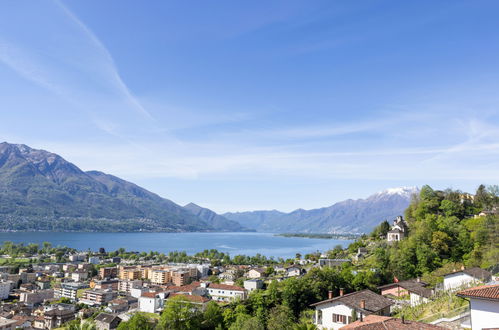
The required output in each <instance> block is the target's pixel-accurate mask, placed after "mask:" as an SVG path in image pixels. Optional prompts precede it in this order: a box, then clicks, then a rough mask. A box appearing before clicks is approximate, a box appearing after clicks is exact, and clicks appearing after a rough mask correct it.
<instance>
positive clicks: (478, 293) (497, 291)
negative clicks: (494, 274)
mask: <svg viewBox="0 0 499 330" xmlns="http://www.w3.org/2000/svg"><path fill="white" fill-rule="evenodd" d="M456 295H457V296H459V297H463V298H476V299H487V300H499V284H494V285H482V286H477V287H474V288H469V289H466V290H463V291H459V292H458V293H457V294H456Z"/></svg>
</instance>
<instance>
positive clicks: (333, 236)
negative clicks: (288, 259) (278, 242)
mask: <svg viewBox="0 0 499 330" xmlns="http://www.w3.org/2000/svg"><path fill="white" fill-rule="evenodd" d="M274 236H282V237H300V238H315V239H344V240H352V239H356V238H359V237H360V236H362V234H320V233H310V234H309V233H283V234H275V235H274Z"/></svg>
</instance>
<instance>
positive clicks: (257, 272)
mask: <svg viewBox="0 0 499 330" xmlns="http://www.w3.org/2000/svg"><path fill="white" fill-rule="evenodd" d="M265 273H266V272H265V269H263V268H253V269H250V271H249V272H248V278H261V277H265Z"/></svg>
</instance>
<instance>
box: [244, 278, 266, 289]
mask: <svg viewBox="0 0 499 330" xmlns="http://www.w3.org/2000/svg"><path fill="white" fill-rule="evenodd" d="M244 288H245V289H246V290H248V291H249V292H251V291H255V290H258V289H261V288H263V281H262V280H259V279H252V280H246V281H244Z"/></svg>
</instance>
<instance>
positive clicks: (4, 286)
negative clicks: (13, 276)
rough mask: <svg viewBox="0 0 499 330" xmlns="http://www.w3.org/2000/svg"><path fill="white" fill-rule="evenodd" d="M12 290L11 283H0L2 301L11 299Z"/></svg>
mask: <svg viewBox="0 0 499 330" xmlns="http://www.w3.org/2000/svg"><path fill="white" fill-rule="evenodd" d="M11 289H12V285H11V281H5V282H0V300H4V299H7V298H9V294H10V290H11Z"/></svg>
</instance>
